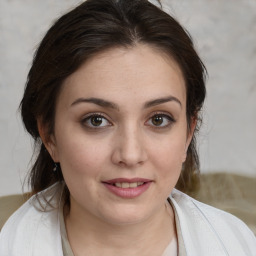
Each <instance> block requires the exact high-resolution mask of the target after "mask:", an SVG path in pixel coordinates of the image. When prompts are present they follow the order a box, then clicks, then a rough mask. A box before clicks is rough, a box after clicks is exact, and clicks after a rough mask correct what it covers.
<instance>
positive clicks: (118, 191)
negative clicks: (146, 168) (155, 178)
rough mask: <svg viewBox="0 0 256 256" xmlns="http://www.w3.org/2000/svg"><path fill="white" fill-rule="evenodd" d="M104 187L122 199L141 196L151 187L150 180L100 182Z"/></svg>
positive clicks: (134, 179) (123, 179) (121, 179)
mask: <svg viewBox="0 0 256 256" xmlns="http://www.w3.org/2000/svg"><path fill="white" fill-rule="evenodd" d="M102 183H103V184H104V185H105V187H106V188H107V189H108V190H109V191H110V192H112V193H113V194H115V195H116V196H119V197H122V198H135V197H138V196H140V195H141V194H143V193H144V192H145V191H146V190H147V189H148V188H149V187H150V185H151V183H152V180H149V179H144V178H133V179H125V178H118V179H112V180H106V181H103V182H102Z"/></svg>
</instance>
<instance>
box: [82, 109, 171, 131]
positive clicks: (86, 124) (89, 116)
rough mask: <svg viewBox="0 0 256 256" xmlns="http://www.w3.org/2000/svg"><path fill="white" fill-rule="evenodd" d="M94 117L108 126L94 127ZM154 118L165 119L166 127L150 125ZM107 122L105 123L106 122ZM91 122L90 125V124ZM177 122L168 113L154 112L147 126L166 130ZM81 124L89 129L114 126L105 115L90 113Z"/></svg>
mask: <svg viewBox="0 0 256 256" xmlns="http://www.w3.org/2000/svg"><path fill="white" fill-rule="evenodd" d="M93 117H99V118H101V119H102V120H103V122H107V123H108V124H107V125H104V126H100V125H101V123H100V125H99V126H94V125H93V124H92V118H93ZM154 117H161V118H163V119H165V121H167V124H166V125H164V126H160V125H161V124H160V125H159V126H157V125H154V124H148V122H150V120H151V123H152V118H154ZM104 120H105V121H104ZM88 122H90V124H89V123H88ZM163 122H164V121H163ZM175 122H176V120H175V119H174V118H173V117H172V116H171V115H170V114H166V113H163V112H154V113H153V114H151V116H150V118H149V119H148V120H147V121H146V123H145V124H146V125H147V126H152V128H153V129H164V128H167V127H169V126H171V125H172V124H173V123H175ZM81 124H82V125H83V126H84V127H86V128H88V129H104V128H106V127H108V126H112V125H113V124H112V123H111V122H110V121H109V120H108V118H107V117H105V115H103V114H102V113H90V114H87V115H86V116H85V117H84V118H83V119H82V120H81Z"/></svg>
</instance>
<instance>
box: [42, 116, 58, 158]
mask: <svg viewBox="0 0 256 256" xmlns="http://www.w3.org/2000/svg"><path fill="white" fill-rule="evenodd" d="M37 128H38V132H39V135H40V137H41V140H42V142H43V144H44V146H45V148H46V149H47V151H48V152H49V154H50V155H51V157H52V160H53V161H54V162H55V163H57V162H59V158H58V151H57V146H56V140H55V137H54V135H53V134H49V132H48V127H47V125H45V124H43V122H42V119H41V118H39V119H38V120H37Z"/></svg>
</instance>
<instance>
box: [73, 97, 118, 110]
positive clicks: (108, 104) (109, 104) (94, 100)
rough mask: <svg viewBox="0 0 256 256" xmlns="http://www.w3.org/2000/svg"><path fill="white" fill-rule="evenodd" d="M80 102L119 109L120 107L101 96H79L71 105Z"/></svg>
mask: <svg viewBox="0 0 256 256" xmlns="http://www.w3.org/2000/svg"><path fill="white" fill-rule="evenodd" d="M79 103H93V104H96V105H99V106H101V107H104V108H112V109H116V110H119V107H118V106H117V105H116V104H115V103H113V102H110V101H106V100H103V99H99V98H78V99H77V100H75V101H74V102H73V103H72V104H71V106H74V105H77V104H79Z"/></svg>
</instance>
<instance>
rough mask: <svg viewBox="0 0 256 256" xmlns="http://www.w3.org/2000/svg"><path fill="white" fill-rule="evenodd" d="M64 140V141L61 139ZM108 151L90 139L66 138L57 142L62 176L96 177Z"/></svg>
mask: <svg viewBox="0 0 256 256" xmlns="http://www.w3.org/2000/svg"><path fill="white" fill-rule="evenodd" d="M63 138H64V139H63ZM107 152H108V150H107V149H106V148H105V147H104V145H102V144H101V145H98V144H97V142H95V141H92V140H90V138H83V137H80V136H69V137H68V136H66V137H63V136H62V137H61V138H60V139H59V140H58V155H59V161H60V163H61V167H62V171H63V174H64V175H66V176H72V177H70V178H72V179H73V178H74V177H76V176H77V178H78V179H79V178H82V177H81V175H85V176H86V175H93V176H97V174H98V173H99V171H100V168H102V165H103V164H104V163H105V161H106V159H107Z"/></svg>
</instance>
